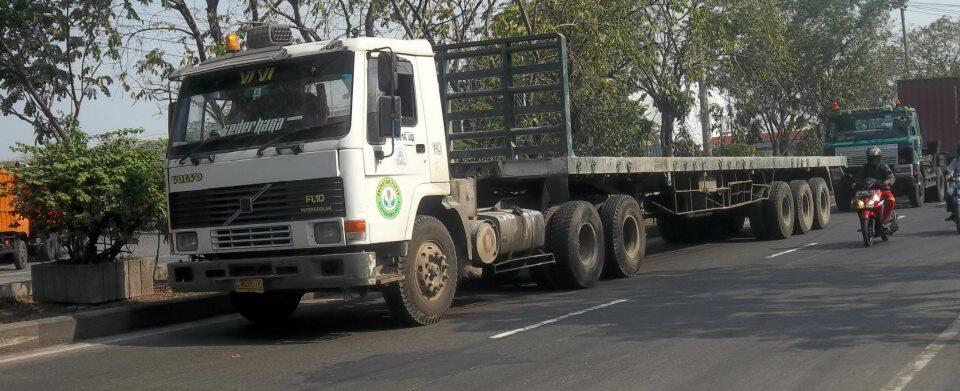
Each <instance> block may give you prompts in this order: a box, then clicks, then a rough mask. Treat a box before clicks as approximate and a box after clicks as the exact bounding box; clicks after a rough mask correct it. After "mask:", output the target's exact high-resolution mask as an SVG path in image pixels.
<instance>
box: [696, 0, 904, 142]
mask: <svg viewBox="0 0 960 391" xmlns="http://www.w3.org/2000/svg"><path fill="white" fill-rule="evenodd" d="M732 4H733V6H730V7H727V8H724V9H723V10H722V12H721V13H716V14H714V15H712V16H711V17H710V18H709V20H710V22H709V24H712V25H714V26H716V27H715V30H716V31H719V32H721V34H722V35H723V38H722V39H721V40H720V42H723V44H722V45H720V46H719V49H720V52H719V53H717V54H715V55H716V57H717V58H719V59H721V61H720V64H721V65H720V67H718V68H717V69H716V71H715V73H714V77H715V79H716V80H717V85H719V86H720V87H721V88H723V89H725V90H727V91H728V92H729V93H730V95H731V96H732V97H733V98H734V100H735V102H736V104H735V106H736V108H737V112H738V117H739V118H738V121H739V122H740V123H741V125H743V126H744V127H746V128H748V129H756V130H758V131H760V132H764V133H766V134H767V135H768V136H769V138H770V140H771V143H772V145H773V149H774V153H775V154H783V153H785V152H786V151H787V149H788V147H789V145H790V143H791V142H796V141H798V140H793V139H792V137H794V136H795V135H796V134H801V133H797V131H800V130H804V129H811V128H813V129H817V128H818V127H819V126H820V125H821V124H822V123H823V122H824V121H825V119H826V115H827V114H828V110H829V107H830V104H831V103H832V102H834V101H841V103H842V104H843V105H844V106H847V107H864V106H876V105H880V104H883V103H889V100H891V99H892V97H893V80H894V78H895V77H896V75H897V74H899V73H900V69H899V67H898V66H897V65H896V48H895V46H893V44H892V42H891V33H890V31H889V30H888V29H887V24H888V22H889V12H890V9H891V3H890V2H889V1H887V0H818V1H799V0H798V1H773V0H760V1H757V2H752V1H751V2H742V3H737V2H733V3H732ZM815 131H816V130H815Z"/></svg>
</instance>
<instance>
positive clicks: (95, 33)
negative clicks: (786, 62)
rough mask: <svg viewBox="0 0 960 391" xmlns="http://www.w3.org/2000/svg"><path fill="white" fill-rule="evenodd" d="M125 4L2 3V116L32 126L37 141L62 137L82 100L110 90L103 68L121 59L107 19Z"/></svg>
mask: <svg viewBox="0 0 960 391" xmlns="http://www.w3.org/2000/svg"><path fill="white" fill-rule="evenodd" d="M130 10H131V8H130V4H129V3H128V2H126V1H120V2H113V1H105V0H7V1H4V2H2V3H0V114H3V115H11V116H14V117H17V118H19V119H21V120H23V121H25V122H28V123H30V124H31V125H33V127H34V129H35V130H36V132H37V140H38V141H43V140H47V139H53V140H57V141H63V140H66V139H67V137H68V134H67V132H68V129H69V127H70V125H69V123H70V122H71V121H76V120H77V118H78V117H79V115H80V110H81V107H82V105H83V103H84V102H85V101H86V100H87V99H94V98H96V97H97V96H98V95H100V94H103V95H109V94H110V90H109V89H108V87H109V86H110V84H112V82H113V78H112V77H110V76H109V75H107V74H106V72H105V69H104V66H105V65H109V64H108V62H109V61H116V60H117V58H118V57H119V52H118V46H119V45H120V38H119V35H118V34H117V31H116V29H115V28H114V25H113V22H114V20H116V19H118V18H123V17H125V16H127V15H130V14H129V11H130Z"/></svg>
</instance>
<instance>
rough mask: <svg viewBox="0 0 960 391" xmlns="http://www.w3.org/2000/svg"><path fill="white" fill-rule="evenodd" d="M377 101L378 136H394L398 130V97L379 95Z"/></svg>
mask: <svg viewBox="0 0 960 391" xmlns="http://www.w3.org/2000/svg"><path fill="white" fill-rule="evenodd" d="M377 103H378V104H379V109H380V137H396V136H397V135H398V133H399V132H400V97H399V96H381V97H380V100H379V101H378V102H377Z"/></svg>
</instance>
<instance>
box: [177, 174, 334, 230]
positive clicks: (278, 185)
mask: <svg viewBox="0 0 960 391" xmlns="http://www.w3.org/2000/svg"><path fill="white" fill-rule="evenodd" d="M343 202H344V200H343V181H342V179H341V178H321V179H308V180H301V181H289V182H274V183H258V184H253V185H242V186H231V187H220V188H214V189H204V190H194V191H183V192H176V193H170V227H171V228H172V229H175V230H176V229H185V228H201V227H226V226H234V225H251V224H263V223H280V222H289V221H295V220H307V219H317V218H330V217H343V216H344V204H343Z"/></svg>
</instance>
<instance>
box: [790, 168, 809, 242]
mask: <svg viewBox="0 0 960 391" xmlns="http://www.w3.org/2000/svg"><path fill="white" fill-rule="evenodd" d="M790 193H791V194H792V195H793V205H794V212H793V215H794V221H793V234H794V235H802V234H805V233H807V232H810V229H811V228H813V215H814V207H813V205H814V202H813V192H812V191H811V190H810V185H809V184H808V183H807V181H805V180H802V179H798V180H795V181H791V182H790Z"/></svg>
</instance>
